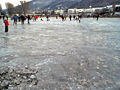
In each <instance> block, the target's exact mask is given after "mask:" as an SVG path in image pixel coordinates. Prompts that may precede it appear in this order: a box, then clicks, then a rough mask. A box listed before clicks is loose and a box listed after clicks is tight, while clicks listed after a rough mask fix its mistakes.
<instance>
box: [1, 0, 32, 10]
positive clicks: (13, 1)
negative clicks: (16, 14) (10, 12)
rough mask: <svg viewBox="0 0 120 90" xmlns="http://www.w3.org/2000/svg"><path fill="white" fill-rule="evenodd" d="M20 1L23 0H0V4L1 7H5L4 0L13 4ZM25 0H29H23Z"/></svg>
mask: <svg viewBox="0 0 120 90" xmlns="http://www.w3.org/2000/svg"><path fill="white" fill-rule="evenodd" d="M20 1H23V0H0V4H1V5H2V8H3V9H5V8H6V7H5V3H6V2H10V3H12V4H14V6H16V5H18V4H20ZM25 1H31V0H25Z"/></svg>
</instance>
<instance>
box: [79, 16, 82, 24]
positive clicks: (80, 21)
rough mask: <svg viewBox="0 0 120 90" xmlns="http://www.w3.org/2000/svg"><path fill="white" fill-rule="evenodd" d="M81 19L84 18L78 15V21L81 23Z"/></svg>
mask: <svg viewBox="0 0 120 90" xmlns="http://www.w3.org/2000/svg"><path fill="white" fill-rule="evenodd" d="M81 18H82V16H81V15H78V21H79V23H80V22H81Z"/></svg>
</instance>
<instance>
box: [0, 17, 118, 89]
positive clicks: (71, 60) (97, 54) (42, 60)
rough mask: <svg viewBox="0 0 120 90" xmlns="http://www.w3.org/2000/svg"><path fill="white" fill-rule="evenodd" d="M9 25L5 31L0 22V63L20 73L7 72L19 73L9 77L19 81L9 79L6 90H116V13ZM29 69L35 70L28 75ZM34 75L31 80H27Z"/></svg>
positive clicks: (1, 65)
mask: <svg viewBox="0 0 120 90" xmlns="http://www.w3.org/2000/svg"><path fill="white" fill-rule="evenodd" d="M10 24H11V25H10V27H9V33H8V34H5V33H4V28H3V25H0V67H1V68H3V67H5V68H10V69H13V68H14V70H16V71H20V73H22V74H18V73H16V72H15V71H12V73H16V75H19V77H18V78H15V80H18V79H21V80H22V81H21V83H19V84H17V85H16V84H15V85H14V86H12V85H11V86H10V84H9V86H10V87H9V89H10V90H13V89H19V88H20V89H22V90H25V89H32V90H33V89H35V90H119V89H120V19H119V18H113V19H111V18H101V19H100V20H99V21H98V22H97V21H96V20H95V19H92V18H89V19H86V18H84V19H82V20H81V23H78V22H77V21H71V22H70V21H69V20H67V21H64V22H62V21H61V20H60V19H59V20H56V19H55V18H51V21H48V22H47V21H46V19H44V21H43V22H41V21H40V20H38V21H36V22H33V21H31V24H30V25H27V24H25V25H21V24H20V23H18V25H17V26H13V25H12V22H11V21H10ZM26 67H29V68H27V69H28V70H27V77H26V78H25V77H24V76H22V75H23V74H25V72H24V71H26ZM1 68H0V69H1ZM21 68H22V70H21ZM31 68H34V69H35V70H36V71H37V72H36V73H35V74H33V72H31V70H32V69H31ZM3 70H4V69H2V71H3ZM32 71H33V70H32ZM29 72H31V74H33V75H31V74H29ZM7 74H11V73H10V72H7ZM7 74H6V75H7ZM28 74H29V75H28ZM0 75H2V74H0ZM30 75H31V76H30ZM34 75H35V76H36V77H37V78H36V79H37V81H38V82H37V84H33V83H34V81H32V80H33V79H31V78H34V77H35V76H34ZM13 76H14V75H13ZM13 76H11V77H13ZM2 77H4V76H3V75H2ZM2 77H1V78H0V79H1V81H0V83H1V85H2V83H3V82H4V79H3V78H2ZM21 77H24V78H25V79H27V80H29V79H30V80H31V81H30V82H31V83H26V82H28V81H24V79H23V78H21ZM34 80H35V79H34ZM18 81H19V80H18ZM11 84H13V83H11Z"/></svg>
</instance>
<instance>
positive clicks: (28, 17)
mask: <svg viewBox="0 0 120 90" xmlns="http://www.w3.org/2000/svg"><path fill="white" fill-rule="evenodd" d="M27 19H28V24H30V19H31V18H30V15H28V16H27Z"/></svg>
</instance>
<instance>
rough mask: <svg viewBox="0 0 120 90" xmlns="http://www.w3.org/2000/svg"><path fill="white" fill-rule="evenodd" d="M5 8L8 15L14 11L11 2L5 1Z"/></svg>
mask: <svg viewBox="0 0 120 90" xmlns="http://www.w3.org/2000/svg"><path fill="white" fill-rule="evenodd" d="M6 8H7V11H8V15H9V16H12V15H13V14H14V13H15V11H14V5H13V4H12V3H9V2H7V3H6Z"/></svg>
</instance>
